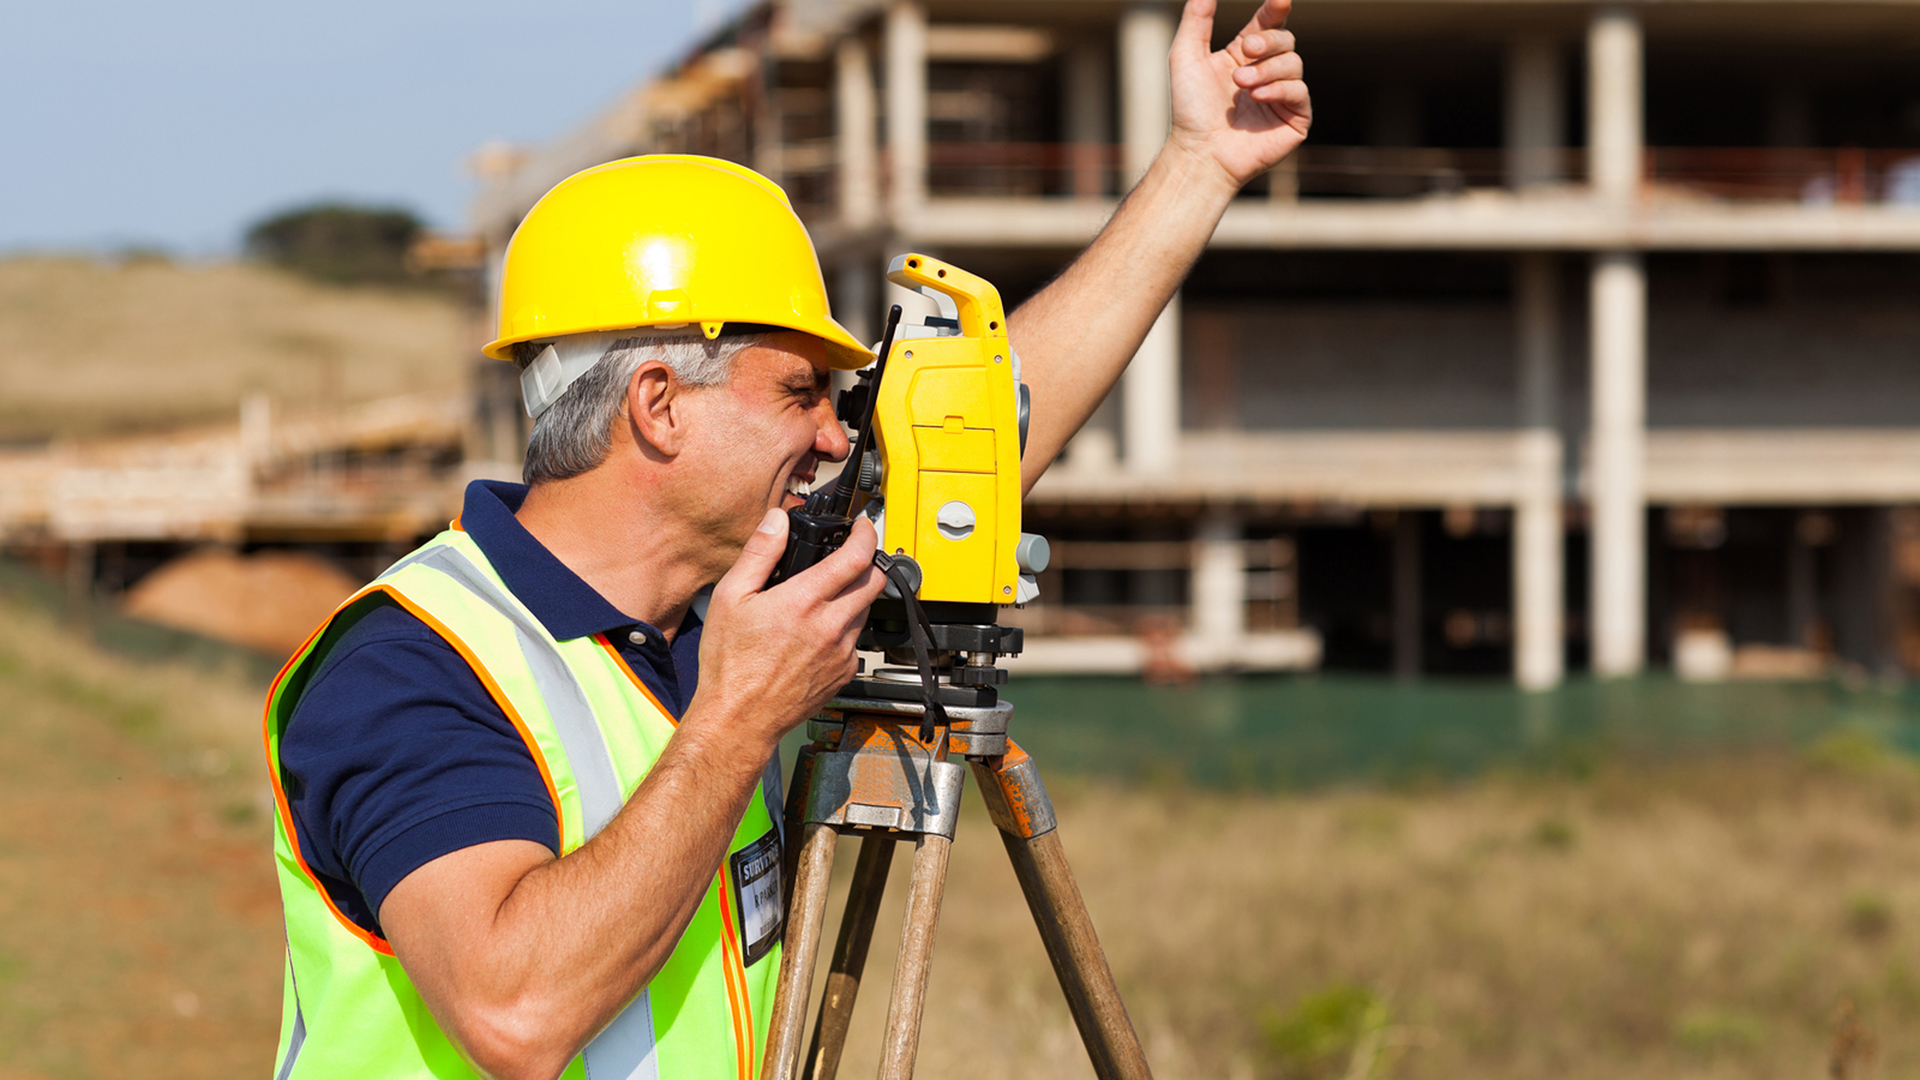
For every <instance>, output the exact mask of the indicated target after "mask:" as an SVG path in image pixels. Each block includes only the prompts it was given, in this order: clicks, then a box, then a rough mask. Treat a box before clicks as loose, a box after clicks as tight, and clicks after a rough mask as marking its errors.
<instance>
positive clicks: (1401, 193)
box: [783, 142, 1920, 212]
mask: <svg viewBox="0 0 1920 1080" xmlns="http://www.w3.org/2000/svg"><path fill="white" fill-rule="evenodd" d="M823 151H825V152H823ZM783 157H785V158H787V159H788V160H789V161H790V166H789V168H788V169H787V173H786V176H785V180H786V182H787V184H788V185H789V188H790V190H791V189H793V188H795V187H798V188H801V189H804V195H802V196H801V197H800V198H797V199H796V201H797V202H800V203H803V204H808V205H810V206H812V207H815V208H817V209H818V210H822V211H828V212H831V205H832V202H833V197H834V196H833V192H834V191H835V190H836V177H835V165H834V163H833V161H832V155H831V152H830V151H828V150H827V148H826V147H824V146H808V147H804V148H803V147H791V148H789V149H788V152H787V153H786V154H784V155H783ZM884 157H885V155H884V154H883V155H882V158H883V160H884ZM1643 161H1644V168H1645V177H1646V183H1647V185H1648V187H1649V189H1650V190H1653V191H1659V192H1664V193H1669V194H1676V195H1681V196H1689V195H1690V196H1696V197H1700V198H1707V199H1718V200H1729V201H1774V202H1781V201H1785V202H1799V203H1802V204H1806V205H1829V204H1841V205H1847V204H1858V205H1872V204H1882V205H1895V206H1912V207H1915V208H1920V149H1874V150H1867V149H1859V148H1848V147H1831V148H1743V147H1650V148H1648V149H1647V151H1646V153H1645V156H1644V158H1643ZM1526 164H1527V165H1528V171H1529V172H1531V173H1533V174H1535V175H1542V174H1544V175H1548V176H1560V177H1565V178H1567V182H1568V183H1571V184H1580V183H1583V182H1584V177H1585V175H1586V153H1585V151H1584V150H1582V149H1578V148H1572V149H1565V150H1553V151H1545V152H1537V153H1535V155H1534V157H1533V158H1532V159H1531V160H1529V161H1528V162H1527V163H1526ZM1508 166H1509V154H1508V152H1507V151H1506V150H1503V149H1500V148H1479V149H1447V148H1437V147H1413V148H1384V147H1365V146H1316V145H1312V144H1309V145H1307V146H1304V147H1302V148H1301V149H1300V150H1299V151H1298V152H1297V153H1296V154H1295V155H1294V157H1293V158H1292V159H1291V160H1290V161H1289V162H1288V163H1287V164H1285V165H1283V166H1282V167H1281V168H1280V169H1277V170H1275V171H1274V172H1273V173H1271V174H1269V176H1267V177H1263V178H1261V179H1260V180H1258V181H1255V182H1254V183H1253V184H1251V185H1249V186H1248V188H1247V190H1246V192H1245V193H1244V197H1259V196H1263V195H1274V194H1278V195H1280V196H1282V197H1284V198H1295V197H1298V198H1307V199H1319V198H1330V199H1408V198H1423V197H1428V196H1434V195H1446V194H1451V193H1455V192H1460V191H1464V190H1467V189H1470V188H1480V189H1484V188H1498V187H1503V186H1505V184H1506V183H1507V177H1508ZM883 168H884V166H883ZM926 183H927V193H928V194H929V195H931V196H933V197H935V198H941V197H994V198H1049V197H1051V198H1064V197H1075V196H1078V197H1083V198H1103V197H1104V198H1111V197H1113V196H1115V195H1117V194H1119V193H1120V191H1121V190H1122V183H1123V177H1122V175H1121V156H1120V148H1119V147H1117V146H1109V145H1088V144H1064V143H989V142H939V143H933V144H931V145H929V146H928V148H927V175H926ZM1276 188H1278V190H1277V191H1276Z"/></svg>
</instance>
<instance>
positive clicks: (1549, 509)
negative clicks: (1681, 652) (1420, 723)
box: [1513, 252, 1566, 690]
mask: <svg viewBox="0 0 1920 1080" xmlns="http://www.w3.org/2000/svg"><path fill="white" fill-rule="evenodd" d="M1554 260H1555V257H1554V256H1553V255H1551V254H1548V253H1545V252H1532V253H1528V254H1525V255H1521V256H1519V257H1517V258H1516V259H1515V260H1514V290H1513V292H1514V316H1515V338H1516V342H1515V344H1516V345H1517V346H1518V348H1517V350H1516V351H1517V352H1518V354H1519V371H1518V375H1519V379H1518V383H1519V395H1518V396H1519V403H1520V408H1519V416H1518V417H1517V419H1518V421H1519V425H1518V426H1519V431H1518V432H1517V433H1516V443H1515V451H1516V453H1517V454H1518V456H1519V474H1520V493H1519V496H1518V498H1516V499H1515V501H1514V507H1513V676H1514V679H1515V680H1516V681H1517V682H1518V683H1519V684H1520V686H1521V688H1522V689H1526V690H1546V689H1550V688H1552V687H1554V686H1558V685H1559V684H1560V679H1561V676H1562V674H1563V673H1564V668H1565V659H1564V658H1565V646H1564V643H1563V636H1564V629H1563V622H1564V615H1563V611H1562V607H1563V602H1564V596H1565V585H1564V580H1565V574H1566V568H1565V565H1564V560H1565V558H1566V546H1565V542H1564V540H1563V538H1562V530H1561V506H1560V470H1561V453H1562V451H1561V442H1560V416H1559V407H1558V406H1559V397H1560V370H1559V369H1560V355H1559V352H1560V350H1559V342H1560V310H1559V309H1560V304H1559V299H1560V290H1559V274H1558V266H1557V264H1556V263H1555V261H1554Z"/></svg>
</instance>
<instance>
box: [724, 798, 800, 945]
mask: <svg viewBox="0 0 1920 1080" xmlns="http://www.w3.org/2000/svg"><path fill="white" fill-rule="evenodd" d="M727 869H728V876H729V877H731V878H732V879H733V906H734V910H735V911H738V912H739V913H740V937H741V940H742V941H743V943H744V947H745V951H746V956H745V957H744V958H743V960H742V966H744V967H751V966H753V964H754V963H755V962H756V961H758V960H759V959H760V958H761V957H763V956H765V955H767V952H768V951H769V950H771V949H772V948H773V943H774V942H776V941H779V940H780V930H781V927H782V926H783V925H784V924H785V922H786V912H785V911H783V910H781V907H780V830H779V829H778V828H773V829H769V830H767V834H766V835H765V836H762V837H761V838H760V839H758V840H755V841H754V842H753V843H751V844H748V845H747V846H746V847H743V848H741V849H740V850H739V851H736V852H734V853H733V854H732V855H729V856H728V857H727Z"/></svg>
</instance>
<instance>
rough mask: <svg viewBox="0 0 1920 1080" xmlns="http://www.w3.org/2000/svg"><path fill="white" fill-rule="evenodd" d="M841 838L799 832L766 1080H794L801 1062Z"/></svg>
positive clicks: (821, 829) (830, 832)
mask: <svg viewBox="0 0 1920 1080" xmlns="http://www.w3.org/2000/svg"><path fill="white" fill-rule="evenodd" d="M839 839H840V834H839V833H837V832H835V831H834V829H833V826H831V825H821V824H819V823H817V822H810V823H808V824H807V825H806V826H805V827H803V828H802V829H801V830H800V859H799V863H798V865H797V866H796V868H795V870H794V875H793V876H794V882H793V903H792V904H791V905H790V906H789V907H788V908H787V931H786V935H787V936H786V942H785V943H784V945H783V946H782V949H781V954H780V981H779V983H778V984H777V985H776V987H775V989H774V992H773V1021H772V1025H771V1028H770V1030H769V1031H768V1032H767V1056H766V1057H765V1058H764V1059H762V1064H761V1067H760V1075H761V1077H762V1078H763V1080H792V1077H793V1075H794V1066H796V1065H798V1064H799V1062H800V1037H801V1033H802V1031H803V1030H804V1029H805V1027H806V1023H807V999H808V998H809V997H811V996H812V994H813V967H814V963H815V962H816V961H817V960H818V959H819V958H820V934H821V931H822V925H821V924H822V923H823V922H824V921H825V919H826V914H827V886H828V884H829V883H830V881H829V879H831V878H832V877H833V845H834V842H835V841H837V840H839Z"/></svg>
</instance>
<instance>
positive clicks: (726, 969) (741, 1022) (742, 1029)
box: [713, 861, 757, 1080]
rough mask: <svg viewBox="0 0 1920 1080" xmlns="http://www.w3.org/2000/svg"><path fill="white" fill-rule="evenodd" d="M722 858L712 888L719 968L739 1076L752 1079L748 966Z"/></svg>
mask: <svg viewBox="0 0 1920 1080" xmlns="http://www.w3.org/2000/svg"><path fill="white" fill-rule="evenodd" d="M726 878H727V869H726V864H725V862H724V861H723V862H722V863H721V867H720V874H719V876H718V877H716V878H715V879H714V883H713V884H714V888H715V891H717V892H718V893H719V894H720V896H719V899H720V953H721V957H722V959H721V961H720V972H721V974H722V975H724V976H726V983H727V1011H728V1012H730V1013H732V1014H733V1045H734V1052H735V1054H736V1055H737V1056H738V1058H739V1064H740V1080H753V1063H754V1061H756V1060H757V1058H756V1056H755V1054H754V1052H753V1005H752V1003H751V1001H750V1000H749V999H748V995H747V968H746V965H745V964H744V963H742V962H741V956H740V941H739V935H738V933H737V932H736V931H735V930H734V925H733V922H734V920H733V905H732V904H731V903H730V896H731V894H730V891H729V890H728V888H727V880H726Z"/></svg>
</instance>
